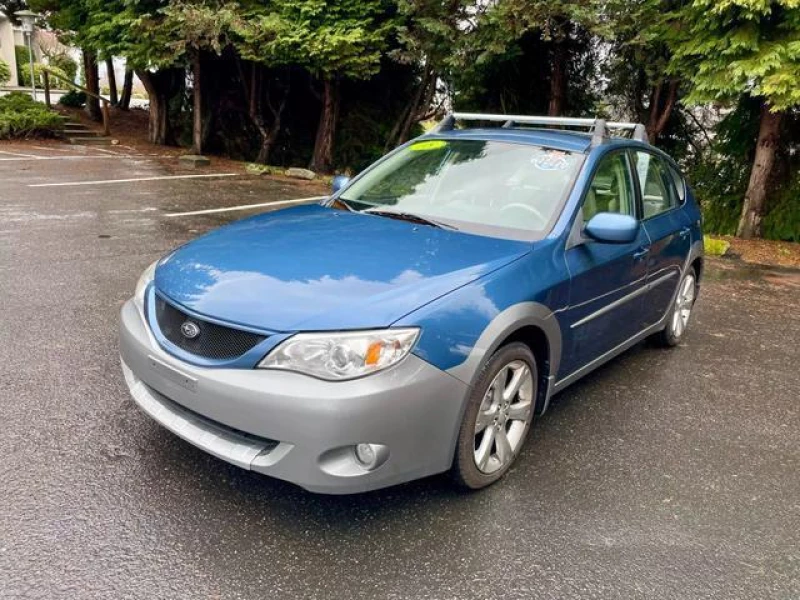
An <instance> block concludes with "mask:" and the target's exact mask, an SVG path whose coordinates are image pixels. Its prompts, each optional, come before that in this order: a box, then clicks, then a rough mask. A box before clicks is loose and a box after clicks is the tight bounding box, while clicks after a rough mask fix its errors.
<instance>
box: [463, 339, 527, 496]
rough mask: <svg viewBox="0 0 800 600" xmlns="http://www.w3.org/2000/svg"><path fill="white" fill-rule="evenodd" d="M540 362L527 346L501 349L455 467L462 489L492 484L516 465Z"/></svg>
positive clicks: (470, 411) (486, 370)
mask: <svg viewBox="0 0 800 600" xmlns="http://www.w3.org/2000/svg"><path fill="white" fill-rule="evenodd" d="M538 380H539V378H538V371H537V369H536V359H535V358H534V356H533V353H532V352H531V351H530V349H529V348H528V347H527V346H526V345H525V344H520V343H513V344H509V345H508V346H504V347H503V348H501V349H500V350H498V351H497V352H496V353H495V354H494V355H493V356H492V357H491V359H489V362H487V363H486V365H485V366H484V367H483V370H482V371H481V374H480V376H479V377H478V381H477V383H476V385H475V387H474V388H473V390H472V393H471V395H470V398H469V404H468V406H467V410H466V412H465V414H464V420H463V422H462V424H461V430H460V432H459V435H458V445H457V447H456V456H455V460H454V463H453V477H454V478H455V480H456V482H457V483H459V484H460V485H461V486H463V487H466V488H468V489H472V490H477V489H481V488H484V487H486V486H488V485H491V484H492V483H494V482H495V481H497V480H498V479H500V478H501V477H502V476H503V475H505V473H506V471H508V469H509V468H510V467H511V465H512V463H513V462H514V460H515V459H516V458H517V456H518V455H519V452H520V450H521V449H522V446H523V443H524V442H525V438H526V437H527V435H528V431H529V430H530V427H531V424H532V423H533V417H534V408H535V406H536V396H537V392H538Z"/></svg>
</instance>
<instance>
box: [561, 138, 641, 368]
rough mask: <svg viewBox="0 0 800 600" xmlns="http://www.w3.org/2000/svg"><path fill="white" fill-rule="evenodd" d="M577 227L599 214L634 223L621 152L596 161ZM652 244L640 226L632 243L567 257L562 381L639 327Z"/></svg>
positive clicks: (583, 246) (631, 187)
mask: <svg viewBox="0 0 800 600" xmlns="http://www.w3.org/2000/svg"><path fill="white" fill-rule="evenodd" d="M581 211H582V215H580V214H579V215H578V219H581V220H582V221H581V223H582V224H585V223H587V222H588V221H589V220H590V219H591V218H592V217H593V216H594V215H596V214H597V213H601V212H616V213H621V214H626V215H630V216H633V217H637V218H638V211H637V210H636V194H635V184H634V179H633V173H632V170H631V164H630V157H629V155H628V154H627V153H626V152H625V151H617V152H614V153H612V154H609V155H607V156H606V157H605V158H603V159H602V161H601V162H600V164H599V166H598V168H597V170H596V172H595V175H594V177H593V179H592V183H591V184H590V185H589V188H588V190H587V192H586V196H585V198H584V201H583V206H582V209H581ZM649 247H650V239H649V238H648V236H647V232H646V231H645V229H644V228H643V227H640V228H639V233H638V236H637V238H636V240H635V241H634V242H632V243H630V244H608V243H601V242H597V241H591V240H583V241H582V242H581V243H580V244H578V245H576V246H574V247H572V248H569V249H568V250H567V252H566V260H567V267H568V268H569V272H570V305H569V308H568V309H567V310H566V311H565V312H564V313H562V314H561V315H560V321H561V325H562V332H563V336H564V338H565V345H564V347H565V352H564V357H563V359H562V368H561V373H560V374H559V377H560V378H561V379H563V378H564V377H566V376H569V375H570V374H572V373H574V372H575V371H577V370H578V369H580V368H581V367H583V366H585V365H587V364H589V363H590V362H592V361H593V360H594V359H596V358H598V357H600V356H602V355H603V354H605V353H606V352H608V351H609V350H612V349H613V348H615V347H616V346H618V345H620V344H622V343H623V342H625V341H627V340H628V339H629V338H631V337H633V336H634V335H636V334H637V333H638V332H640V331H641V330H642V328H643V321H644V315H643V294H644V291H645V289H646V288H645V281H646V275H647V256H648V253H649Z"/></svg>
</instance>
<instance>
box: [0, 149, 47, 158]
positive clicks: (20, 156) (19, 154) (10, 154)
mask: <svg viewBox="0 0 800 600" xmlns="http://www.w3.org/2000/svg"><path fill="white" fill-rule="evenodd" d="M0 154H8V155H9V156H16V157H17V158H38V157H37V156H36V155H35V154H23V153H22V152H9V151H8V150H0Z"/></svg>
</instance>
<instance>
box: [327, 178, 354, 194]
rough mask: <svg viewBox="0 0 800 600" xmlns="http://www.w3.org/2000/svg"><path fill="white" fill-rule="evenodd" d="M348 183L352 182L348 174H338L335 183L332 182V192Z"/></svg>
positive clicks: (336, 191)
mask: <svg viewBox="0 0 800 600" xmlns="http://www.w3.org/2000/svg"><path fill="white" fill-rule="evenodd" d="M348 183H350V178H349V177H348V176H347V175H337V176H336V177H334V178H333V183H332V184H331V193H332V194H336V193H338V192H339V190H341V189H342V188H343V187H345V186H346V185H347V184H348Z"/></svg>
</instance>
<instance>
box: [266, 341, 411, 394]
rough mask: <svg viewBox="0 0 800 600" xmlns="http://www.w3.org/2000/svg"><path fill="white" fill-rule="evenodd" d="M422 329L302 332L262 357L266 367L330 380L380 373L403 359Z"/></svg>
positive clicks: (342, 379)
mask: <svg viewBox="0 0 800 600" xmlns="http://www.w3.org/2000/svg"><path fill="white" fill-rule="evenodd" d="M418 337H419V329H416V328H408V329H384V330H380V331H356V332H352V333H299V334H297V335H295V336H292V337H291V338H289V339H288V340H286V341H285V342H283V343H282V344H281V345H279V346H278V347H277V348H275V349H274V350H273V351H272V352H270V353H269V355H268V356H267V357H266V358H265V359H264V360H263V361H261V364H259V367H260V368H262V369H282V370H286V371H297V372H298V373H305V374H306V375H313V376H314V377H319V378H320V379H327V380H329V381H344V380H347V379H355V378H357V377H362V376H364V375H369V374H371V373H377V372H378V371H382V370H383V369H387V368H389V367H391V366H392V365H396V364H397V363H399V362H400V361H401V360H403V359H404V358H405V357H406V356H408V353H409V352H411V349H412V348H413V347H414V344H415V343H416V341H417V338H418Z"/></svg>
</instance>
